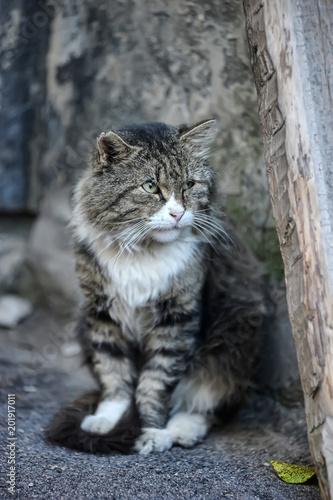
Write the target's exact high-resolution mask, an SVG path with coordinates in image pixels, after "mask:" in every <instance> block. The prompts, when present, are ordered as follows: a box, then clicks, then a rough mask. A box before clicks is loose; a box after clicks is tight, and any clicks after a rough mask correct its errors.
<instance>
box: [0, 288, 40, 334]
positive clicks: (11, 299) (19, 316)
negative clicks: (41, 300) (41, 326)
mask: <svg viewBox="0 0 333 500" xmlns="http://www.w3.org/2000/svg"><path fill="white" fill-rule="evenodd" d="M32 310H33V305H32V303H31V302H30V301H29V300H26V299H23V298H22V297H17V296H15V295H1V296H0V326H4V327H6V328H14V327H15V326H17V325H18V324H19V323H20V321H22V320H23V319H24V318H26V317H27V316H29V315H30V314H31V313H32Z"/></svg>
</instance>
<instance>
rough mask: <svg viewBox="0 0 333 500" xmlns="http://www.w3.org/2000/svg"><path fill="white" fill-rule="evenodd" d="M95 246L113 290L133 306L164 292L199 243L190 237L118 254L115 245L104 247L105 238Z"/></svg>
mask: <svg viewBox="0 0 333 500" xmlns="http://www.w3.org/2000/svg"><path fill="white" fill-rule="evenodd" d="M93 246H94V250H95V251H96V254H97V255H98V257H97V259H98V261H99V264H100V265H101V267H102V269H105V270H106V272H107V273H108V276H109V278H110V284H111V286H112V289H113V291H114V292H116V294H117V295H118V296H119V298H121V299H122V301H125V302H126V304H127V307H128V308H130V309H132V310H134V309H135V308H137V307H140V306H144V305H145V304H146V303H147V302H148V301H150V300H155V299H157V297H158V296H159V295H160V294H161V293H163V292H165V291H166V290H167V289H168V288H169V287H170V284H171V281H172V279H173V278H174V277H176V276H178V275H179V274H180V273H182V272H183V271H184V270H185V268H186V266H187V265H188V263H189V261H190V260H191V257H192V256H193V254H194V253H195V251H196V249H197V243H196V242H195V241H194V240H193V239H191V238H189V240H186V241H184V240H176V241H173V242H170V243H164V244H160V245H156V246H154V247H153V248H150V249H141V250H136V251H133V252H132V253H128V252H124V253H123V254H121V255H120V256H119V257H117V252H116V250H114V249H113V248H112V247H110V248H108V249H105V250H103V248H105V246H106V245H105V243H103V242H102V241H95V242H94V244H93Z"/></svg>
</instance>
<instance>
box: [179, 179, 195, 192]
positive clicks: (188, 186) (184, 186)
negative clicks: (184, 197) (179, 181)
mask: <svg viewBox="0 0 333 500" xmlns="http://www.w3.org/2000/svg"><path fill="white" fill-rule="evenodd" d="M193 186H194V182H192V181H188V182H185V184H183V185H182V190H183V191H186V190H187V189H190V188H191V187H193Z"/></svg>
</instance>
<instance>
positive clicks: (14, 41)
mask: <svg viewBox="0 0 333 500" xmlns="http://www.w3.org/2000/svg"><path fill="white" fill-rule="evenodd" d="M0 29H1V34H0V40H1V59H0V64H1V80H0V88H1V116H0V144H1V147H0V213H1V215H0V279H1V282H0V292H1V297H0V323H1V324H2V326H3V330H2V331H3V332H5V334H4V335H3V336H2V337H1V338H2V339H4V342H5V343H6V344H7V345H10V348H11V349H12V351H11V352H16V354H17V355H19V354H18V350H17V346H18V344H19V343H20V342H21V343H22V342H23V343H24V342H25V343H26V344H28V345H30V351H29V352H32V353H34V354H36V353H37V354H38V355H39V356H40V357H41V358H42V359H43V362H45V360H46V363H47V362H48V361H50V360H52V362H56V363H60V361H61V357H63V356H65V357H66V356H67V357H69V358H70V357H71V356H76V355H78V353H79V347H78V346H77V344H76V341H75V338H74V337H73V334H72V333H69V332H72V330H71V327H68V325H71V324H72V323H71V322H72V321H73V319H74V318H75V314H76V310H77V305H78V302H79V291H78V287H77V282H76V278H75V273H74V259H73V254H72V249H71V236H70V231H69V229H68V222H69V220H70V216H71V201H70V200H71V192H72V188H73V185H74V184H75V182H76V180H77V179H78V178H79V177H80V175H81V173H82V171H83V169H84V168H86V165H87V160H88V158H89V151H90V149H91V147H92V145H93V144H94V141H95V140H96V137H97V135H99V134H100V133H101V132H102V131H105V132H107V131H108V130H110V129H116V128H118V127H120V126H122V125H125V124H130V123H143V122H149V121H163V122H166V123H169V124H172V125H177V124H180V123H184V122H196V121H199V120H202V119H205V118H210V117H216V119H217V128H218V134H217V138H216V143H215V145H214V148H213V154H212V159H211V162H212V165H213V167H214V168H215V169H216V170H217V172H218V174H219V175H218V179H219V189H220V192H221V200H223V203H224V205H225V207H226V209H227V212H228V213H229V215H230V216H231V217H232V218H233V219H234V220H235V221H236V222H237V224H238V227H239V228H240V230H241V232H242V233H243V235H244V238H245V239H246V240H247V241H248V243H249V245H250V246H251V248H252V250H253V252H254V253H255V254H256V256H257V257H258V259H259V260H260V261H261V262H262V263H263V265H264V266H265V269H266V276H267V286H268V303H269V304H270V307H269V308H268V311H269V312H268V314H267V317H266V318H265V340H264V346H263V363H262V366H261V368H260V384H261V390H262V391H264V392H266V393H269V394H270V395H271V396H272V397H273V398H274V399H277V400H279V401H281V402H282V403H283V404H288V405H297V404H299V403H300V402H301V401H302V394H301V388H300V382H299V377H298V369H297V363H296V355H295V349H294V345H293V340H292V335H291V329H290V325H289V320H288V314H287V308H286V303H285V292H284V284H283V283H284V278H283V266H282V262H281V257H280V251H279V245H278V240H277V236H276V230H275V224H274V220H273V218H272V213H271V205H270V199H269V192H268V187H267V182H266V173H265V166H264V161H263V155H262V140H261V132H260V127H259V122H258V114H257V96H256V91H255V87H254V82H253V76H252V72H251V68H250V62H249V55H248V48H247V41H246V33H245V20H244V13H243V7H242V2H241V1H239V0H223V1H222V2H221V0H206V1H205V2H198V1H189V0H180V1H178V0H177V1H176V0H171V1H168V2H167V1H163V0H154V1H149V0H136V1H135V0H133V1H131V0H112V1H111V0H98V1H96V0H84V1H83V0H82V1H79V0H12V1H11V2H6V3H5V2H2V3H1V19H0ZM19 299H21V300H19ZM9 316H10V318H9ZM51 319H52V321H53V322H54V323H55V324H56V325H58V326H57V327H56V328H55V329H56V330H57V332H58V334H59V332H60V331H61V330H62V329H63V330H62V331H65V332H67V334H66V335H61V334H60V336H59V335H58V337H57V338H58V340H57V343H56V344H55V345H56V347H54V346H53V347H52V342H53V343H54V337H52V328H53V327H51V326H50V321H51ZM52 321H51V322H52ZM50 332H51V334H50ZM46 337H47V341H46V340H45V339H46ZM36 338H37V340H36ZM59 338H60V340H59ZM52 339H53V340H52ZM45 346H46V348H45ZM50 346H51V347H50ZM15 349H16V351H15ZM51 358H52V359H51ZM50 362H51V361H50Z"/></svg>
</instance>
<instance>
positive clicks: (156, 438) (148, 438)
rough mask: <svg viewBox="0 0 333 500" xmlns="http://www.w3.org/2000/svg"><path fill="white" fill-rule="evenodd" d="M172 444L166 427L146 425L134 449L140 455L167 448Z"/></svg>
mask: <svg viewBox="0 0 333 500" xmlns="http://www.w3.org/2000/svg"><path fill="white" fill-rule="evenodd" d="M172 444H173V441H172V437H171V434H170V432H169V431H168V430H167V429H155V428H153V427H148V428H146V429H143V434H142V435H141V436H140V437H139V438H138V440H137V441H136V443H135V450H136V451H138V452H139V453H140V454H141V455H148V453H154V452H156V451H165V450H169V449H170V448H171V446H172Z"/></svg>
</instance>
